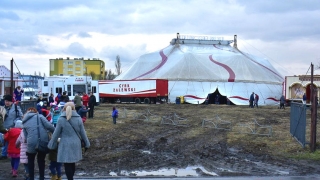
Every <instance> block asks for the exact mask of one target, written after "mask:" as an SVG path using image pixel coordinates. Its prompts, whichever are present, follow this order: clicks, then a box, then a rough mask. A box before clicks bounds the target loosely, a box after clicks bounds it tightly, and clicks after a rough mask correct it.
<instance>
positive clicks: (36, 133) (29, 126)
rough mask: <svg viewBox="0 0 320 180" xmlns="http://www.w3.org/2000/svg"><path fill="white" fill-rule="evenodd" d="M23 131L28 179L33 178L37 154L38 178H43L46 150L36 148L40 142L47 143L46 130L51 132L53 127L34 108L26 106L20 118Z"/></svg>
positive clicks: (42, 179) (40, 179)
mask: <svg viewBox="0 0 320 180" xmlns="http://www.w3.org/2000/svg"><path fill="white" fill-rule="evenodd" d="M22 124H23V133H24V134H25V137H26V140H27V153H26V154H27V156H28V169H29V179H30V180H34V160H35V158H36V156H37V161H38V168H39V180H44V170H45V158H46V155H47V152H45V151H40V150H37V149H36V146H38V145H39V140H40V142H43V143H48V141H49V136H48V131H49V132H51V133H53V131H54V127H53V126H52V125H51V124H50V122H49V121H48V120H47V119H46V118H45V117H44V116H43V115H41V114H38V111H37V109H36V108H33V107H32V108H28V110H27V113H26V114H25V115H24V117H23V119H22Z"/></svg>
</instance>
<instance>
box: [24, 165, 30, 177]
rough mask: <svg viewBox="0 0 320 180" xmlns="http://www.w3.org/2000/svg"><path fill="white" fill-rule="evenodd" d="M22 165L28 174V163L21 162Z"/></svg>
mask: <svg viewBox="0 0 320 180" xmlns="http://www.w3.org/2000/svg"><path fill="white" fill-rule="evenodd" d="M23 166H24V172H25V173H26V174H28V175H29V168H28V164H23Z"/></svg>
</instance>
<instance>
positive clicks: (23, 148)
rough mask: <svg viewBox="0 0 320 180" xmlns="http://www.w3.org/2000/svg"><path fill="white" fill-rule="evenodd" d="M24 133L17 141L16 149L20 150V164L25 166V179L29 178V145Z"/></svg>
mask: <svg viewBox="0 0 320 180" xmlns="http://www.w3.org/2000/svg"><path fill="white" fill-rule="evenodd" d="M25 139H26V138H25V137H24V133H23V131H21V133H20V136H19V137H18V139H17V141H16V147H17V148H20V163H21V164H23V166H24V171H25V178H26V179H27V178H29V168H28V157H27V143H26V140H25Z"/></svg>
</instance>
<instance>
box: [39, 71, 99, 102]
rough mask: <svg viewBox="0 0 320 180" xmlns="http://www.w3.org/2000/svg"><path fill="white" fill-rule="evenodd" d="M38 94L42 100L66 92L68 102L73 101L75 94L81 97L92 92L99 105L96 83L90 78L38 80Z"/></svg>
mask: <svg viewBox="0 0 320 180" xmlns="http://www.w3.org/2000/svg"><path fill="white" fill-rule="evenodd" d="M38 86H39V94H41V95H42V97H43V98H49V96H50V94H51V93H52V94H53V95H54V97H56V96H57V95H58V93H59V92H60V93H61V94H62V92H67V95H68V96H69V98H70V100H73V99H74V96H75V94H76V93H78V94H79V95H80V96H82V94H83V93H87V94H88V93H90V92H92V93H93V94H94V95H95V96H96V100H97V103H99V99H100V98H99V89H98V88H99V87H98V81H94V80H92V78H91V76H49V77H46V78H45V79H43V80H38Z"/></svg>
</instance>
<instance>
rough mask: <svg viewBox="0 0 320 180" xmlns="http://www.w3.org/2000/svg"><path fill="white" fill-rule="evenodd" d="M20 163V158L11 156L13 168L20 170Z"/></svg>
mask: <svg viewBox="0 0 320 180" xmlns="http://www.w3.org/2000/svg"><path fill="white" fill-rule="evenodd" d="M19 163H20V158H11V168H12V169H14V170H18V168H19Z"/></svg>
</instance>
